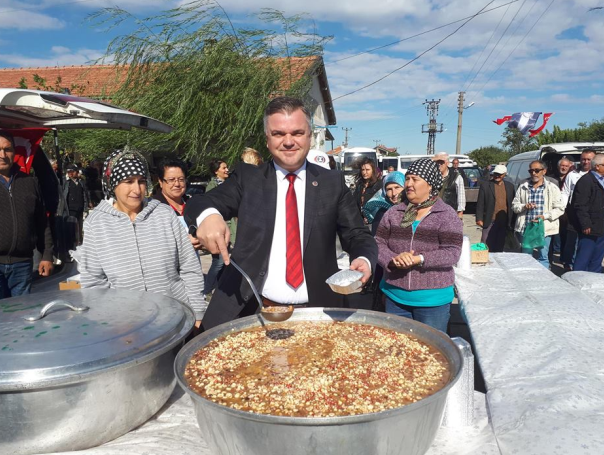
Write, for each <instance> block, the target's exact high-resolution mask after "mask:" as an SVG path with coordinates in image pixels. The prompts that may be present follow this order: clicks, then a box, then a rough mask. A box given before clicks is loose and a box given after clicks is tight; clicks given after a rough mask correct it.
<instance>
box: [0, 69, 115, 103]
mask: <svg viewBox="0 0 604 455" xmlns="http://www.w3.org/2000/svg"><path fill="white" fill-rule="evenodd" d="M120 69H122V71H120V70H118V68H117V67H115V66H113V65H82V66H55V67H41V68H2V69H0V87H6V88H19V83H20V81H21V80H22V79H24V80H25V85H26V86H27V87H28V88H31V89H42V88H43V87H40V86H39V85H38V84H36V82H34V74H37V75H38V76H40V77H41V78H43V79H44V80H45V84H46V85H47V86H49V87H54V86H55V84H56V82H57V80H58V78H61V83H60V86H61V87H66V88H69V89H71V92H72V93H73V94H74V95H81V96H89V97H101V98H105V97H110V96H111V94H112V93H113V92H114V91H115V90H116V89H117V88H118V87H119V86H120V84H121V82H122V81H123V80H124V78H125V76H126V70H125V68H124V67H121V68H120Z"/></svg>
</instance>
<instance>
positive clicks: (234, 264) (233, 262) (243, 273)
mask: <svg viewBox="0 0 604 455" xmlns="http://www.w3.org/2000/svg"><path fill="white" fill-rule="evenodd" d="M230 262H231V264H233V266H234V267H235V268H236V269H237V270H239V272H240V273H241V275H243V278H245V279H246V280H247V282H248V284H249V285H250V287H251V288H252V292H253V293H254V296H255V297H256V299H257V300H258V304H259V305H260V306H262V298H261V297H260V294H258V290H257V289H256V286H254V283H253V282H252V279H251V278H250V277H249V276H248V274H247V273H245V272H244V271H243V270H242V269H241V267H239V266H238V265H237V264H236V263H235V261H233V259H231V261H230Z"/></svg>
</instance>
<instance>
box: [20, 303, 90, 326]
mask: <svg viewBox="0 0 604 455" xmlns="http://www.w3.org/2000/svg"><path fill="white" fill-rule="evenodd" d="M57 306H62V307H67V308H69V309H70V310H72V311H76V312H78V313H81V312H82V311H88V310H89V309H90V307H87V306H85V305H83V306H74V305H72V304H71V303H69V302H66V301H65V300H53V301H52V302H49V303H47V304H46V305H44V307H42V309H41V310H40V314H38V315H37V316H27V317H25V318H23V319H25V320H26V321H29V322H34V321H39V320H40V319H42V318H43V317H44V316H46V314H47V313H48V312H49V311H50V310H51V309H52V308H54V307H57Z"/></svg>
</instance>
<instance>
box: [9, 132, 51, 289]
mask: <svg viewBox="0 0 604 455" xmlns="http://www.w3.org/2000/svg"><path fill="white" fill-rule="evenodd" d="M0 214H1V215H0V299H3V298H6V297H15V296H18V295H22V294H28V293H29V292H30V289H31V279H32V269H33V249H34V248H35V247H37V248H38V250H39V251H40V253H42V260H41V261H40V265H39V267H38V272H39V273H40V275H41V276H48V275H50V272H51V271H52V254H53V244H52V236H51V233H50V226H49V225H48V218H47V216H46V211H45V210H44V203H43V201H42V196H41V194H40V189H39V187H38V182H37V180H36V179H35V178H33V177H30V176H29V175H27V174H25V173H24V172H21V171H20V170H19V166H18V165H15V141H14V139H13V137H12V136H11V135H10V134H8V133H5V132H2V131H0Z"/></svg>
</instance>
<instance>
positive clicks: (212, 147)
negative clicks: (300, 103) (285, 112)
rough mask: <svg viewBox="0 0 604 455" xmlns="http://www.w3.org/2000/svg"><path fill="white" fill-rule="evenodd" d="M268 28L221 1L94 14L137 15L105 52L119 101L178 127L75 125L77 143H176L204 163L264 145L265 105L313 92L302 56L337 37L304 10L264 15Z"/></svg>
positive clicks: (160, 146) (101, 19)
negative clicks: (315, 28)
mask: <svg viewBox="0 0 604 455" xmlns="http://www.w3.org/2000/svg"><path fill="white" fill-rule="evenodd" d="M257 16H258V17H259V19H260V20H261V21H263V23H264V24H265V26H266V28H265V29H260V28H255V29H253V28H244V27H236V26H235V25H234V24H233V23H232V22H231V21H230V19H229V18H228V16H227V15H226V14H225V13H224V11H223V10H222V8H221V7H220V6H219V5H217V4H216V3H214V2H206V1H197V2H193V3H188V4H186V5H184V6H181V7H178V8H175V9H171V10H168V11H165V12H164V13H162V14H160V15H159V16H154V17H148V18H144V19H137V18H135V17H134V16H133V15H131V14H130V13H128V12H127V11H125V10H123V9H121V8H108V9H104V10H101V11H99V12H98V13H96V14H94V15H93V16H92V18H91V19H92V20H93V21H94V22H95V23H96V24H97V26H98V24H99V23H102V24H105V25H108V26H109V28H113V27H122V26H125V25H126V23H128V22H132V23H134V25H135V30H134V31H133V32H131V33H129V34H126V35H122V36H119V37H117V38H116V39H114V40H113V41H112V42H111V43H110V44H109V46H108V49H107V52H106V55H105V57H104V58H103V59H102V60H101V62H102V61H111V62H113V63H114V64H115V66H116V71H119V72H121V73H120V76H122V77H123V80H124V82H123V84H122V85H121V86H120V88H119V89H118V90H117V91H116V92H115V93H114V94H113V95H112V98H111V99H112V102H113V103H115V104H117V105H119V106H123V107H127V108H128V109H131V110H134V111H136V112H141V113H144V114H145V115H148V116H150V117H153V118H157V119H159V120H162V121H164V122H166V123H169V124H170V125H172V126H174V131H173V132H172V133H170V134H166V135H161V134H149V133H147V132H141V131H134V130H133V131H128V132H120V131H86V132H83V131H77V132H70V133H67V136H68V137H67V138H65V139H66V140H67V141H68V143H69V146H70V147H74V148H76V149H79V150H80V151H81V152H83V153H84V154H86V155H87V156H89V157H91V156H102V155H105V154H106V153H107V152H108V151H110V150H113V149H115V148H118V147H124V146H129V147H132V148H135V149H137V150H141V151H147V152H151V151H165V152H176V153H178V154H179V155H180V156H181V157H183V158H185V159H188V160H191V161H192V162H193V163H195V164H197V165H198V166H202V165H203V164H205V161H207V160H206V158H207V157H210V156H220V157H223V158H225V159H226V160H227V161H229V162H233V161H235V160H236V159H237V160H238V157H239V155H240V153H241V151H242V150H243V148H244V147H246V146H249V147H254V148H256V149H258V150H260V151H262V150H264V148H265V143H266V140H265V138H264V132H263V125H262V114H263V110H264V107H265V106H266V104H267V102H268V101H269V100H270V98H271V97H272V96H274V95H275V94H291V95H295V96H300V97H305V96H306V95H307V94H308V91H309V89H310V87H311V82H312V80H311V77H310V76H309V75H308V74H306V75H304V76H303V75H302V74H300V73H301V72H300V69H299V67H300V63H301V62H300V60H298V59H297V57H306V56H316V57H318V58H317V59H316V60H315V65H317V64H319V63H320V62H321V60H320V56H321V55H322V50H323V46H324V44H325V42H326V41H327V40H328V39H330V37H321V36H319V35H317V34H315V33H305V32H302V31H300V30H302V28H303V27H306V26H307V24H306V23H305V17H304V16H302V15H296V16H293V17H286V16H284V15H283V14H282V13H281V12H279V11H274V10H267V9H265V10H262V11H261V13H259V14H258V15H257Z"/></svg>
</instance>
